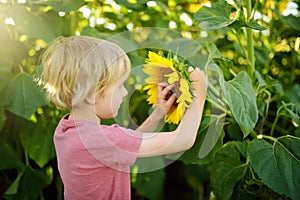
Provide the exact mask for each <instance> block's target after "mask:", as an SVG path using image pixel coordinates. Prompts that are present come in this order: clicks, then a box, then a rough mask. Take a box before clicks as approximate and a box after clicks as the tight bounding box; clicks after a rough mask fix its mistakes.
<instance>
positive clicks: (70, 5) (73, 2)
mask: <svg viewBox="0 0 300 200" xmlns="http://www.w3.org/2000/svg"><path fill="white" fill-rule="evenodd" d="M31 1H32V0H31ZM45 4H47V5H50V6H51V7H52V8H53V9H54V10H55V11H57V12H59V11H62V12H70V11H76V10H78V9H79V8H80V7H81V6H83V5H84V4H85V1H84V0H61V1H57V0H48V1H46V3H45Z"/></svg>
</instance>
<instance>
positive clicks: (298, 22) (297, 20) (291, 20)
mask: <svg viewBox="0 0 300 200" xmlns="http://www.w3.org/2000/svg"><path fill="white" fill-rule="evenodd" d="M275 13H276V15H277V16H278V18H279V19H280V20H281V21H283V22H284V23H286V24H288V25H290V26H291V27H293V28H294V29H295V30H297V31H300V17H296V16H294V15H288V16H286V17H285V16H282V15H281V14H280V12H279V10H277V9H275Z"/></svg>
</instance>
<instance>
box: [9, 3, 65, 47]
mask: <svg viewBox="0 0 300 200" xmlns="http://www.w3.org/2000/svg"><path fill="white" fill-rule="evenodd" d="M7 12H8V15H9V16H10V17H12V18H13V20H14V22H15V27H16V28H17V29H18V30H19V31H20V32H21V33H23V34H26V35H28V36H29V37H32V38H42V39H44V40H46V41H47V42H50V41H52V40H53V39H54V38H55V37H57V36H58V35H60V33H61V32H60V28H59V27H60V25H61V19H60V18H59V16H58V15H52V17H51V18H44V17H43V13H39V12H31V11H29V10H28V9H27V7H26V6H25V5H22V4H15V5H14V6H11V7H9V8H8V9H7ZM48 16H49V15H48ZM53 21H55V23H53ZM53 24H56V26H52V25H53Z"/></svg>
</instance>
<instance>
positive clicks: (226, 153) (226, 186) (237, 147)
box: [211, 142, 248, 200]
mask: <svg viewBox="0 0 300 200" xmlns="http://www.w3.org/2000/svg"><path fill="white" fill-rule="evenodd" d="M245 145H246V144H245V143H241V142H228V143H226V144H225V145H224V146H223V147H222V149H220V150H219V151H218V152H217V153H216V156H215V160H214V162H213V164H212V166H211V184H212V188H213V191H214V194H215V195H216V197H217V199H222V200H223V199H230V197H231V195H232V193H233V189H234V187H235V185H236V184H237V182H238V181H240V180H241V179H243V178H244V176H245V174H246V172H247V169H248V164H247V163H243V162H241V155H243V154H245V152H243V151H244V149H245Z"/></svg>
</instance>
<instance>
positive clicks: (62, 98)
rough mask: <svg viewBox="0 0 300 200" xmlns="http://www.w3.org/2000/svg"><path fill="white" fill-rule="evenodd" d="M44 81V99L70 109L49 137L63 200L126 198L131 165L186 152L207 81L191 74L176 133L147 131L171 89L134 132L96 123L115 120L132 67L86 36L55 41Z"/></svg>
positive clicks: (161, 91)
mask: <svg viewBox="0 0 300 200" xmlns="http://www.w3.org/2000/svg"><path fill="white" fill-rule="evenodd" d="M42 64H43V81H44V86H45V88H46V89H47V91H48V96H49V98H50V100H51V101H52V102H53V103H54V104H55V105H57V106H58V107H60V108H62V109H69V110H70V113H69V114H67V115H65V116H64V117H63V118H62V119H61V121H60V122H59V124H58V126H57V128H56V130H55V133H54V144H55V149H56V154H57V160H58V169H59V172H60V175H61V178H62V181H63V184H64V196H65V199H66V200H69V199H93V200H95V199H101V200H102V199H130V174H129V173H130V166H131V165H132V164H133V163H134V162H135V160H136V158H137V157H149V156H157V155H164V154H169V153H175V152H179V151H184V150H187V149H189V148H191V147H192V145H193V144H194V142H195V139H196V135H197V130H198V127H199V125H200V121H201V117H202V111H203V107H204V102H205V96H206V89H207V82H208V81H207V77H206V76H205V75H204V73H203V72H202V71H200V70H199V69H196V70H193V69H192V68H190V69H189V70H190V71H192V70H193V72H192V73H191V79H192V80H193V81H194V82H193V83H192V86H193V88H194V99H193V103H192V104H191V105H190V108H189V109H188V110H187V111H186V113H185V115H184V117H183V118H182V120H181V123H180V124H179V125H178V128H177V129H176V130H175V131H172V132H165V133H159V134H158V133H153V131H154V130H155V128H156V126H157V125H158V123H159V121H160V120H161V119H163V117H164V115H165V113H167V112H168V111H169V110H170V109H171V107H172V106H174V102H175V100H176V96H175V95H174V94H173V95H171V96H170V95H169V93H170V91H171V90H172V88H173V87H174V86H172V85H167V84H165V83H161V84H159V85H158V101H157V102H158V103H157V105H156V107H155V109H154V111H153V112H152V113H151V114H150V116H149V117H148V118H147V119H146V120H145V122H144V123H143V124H142V125H141V126H140V127H139V128H138V129H137V130H130V129H126V128H122V127H119V126H118V125H111V126H106V125H102V124H101V120H102V119H108V118H113V117H115V116H116V115H117V113H118V109H119V108H120V105H121V103H122V99H123V97H124V96H126V95H127V90H126V88H125V87H124V82H125V81H126V79H127V77H128V75H129V71H130V61H129V59H128V57H127V55H126V53H125V52H124V51H123V50H122V49H121V48H120V47H118V46H117V45H115V44H113V43H110V42H108V41H104V40H100V39H96V38H92V37H86V36H73V37H69V38H64V37H59V38H57V39H56V40H55V41H54V42H53V44H52V45H51V46H50V47H49V48H48V50H47V51H46V52H45V54H44V56H43V60H42Z"/></svg>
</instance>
